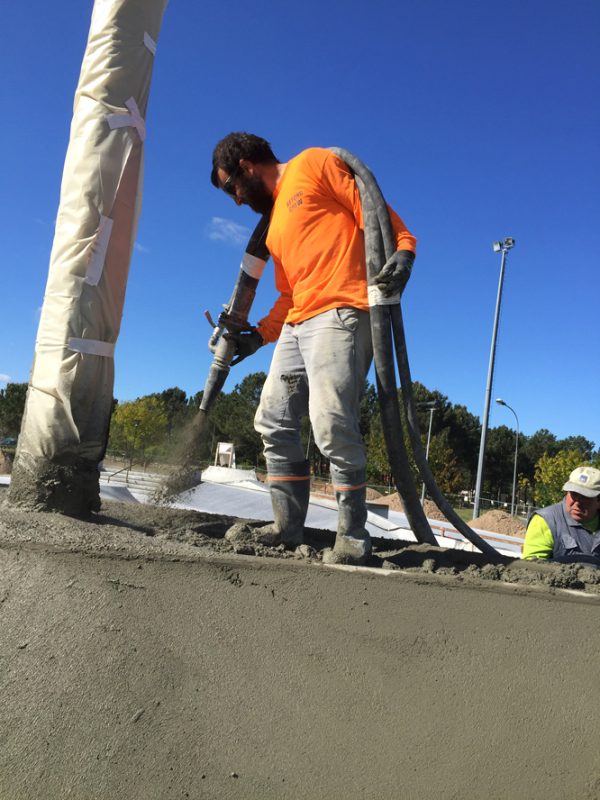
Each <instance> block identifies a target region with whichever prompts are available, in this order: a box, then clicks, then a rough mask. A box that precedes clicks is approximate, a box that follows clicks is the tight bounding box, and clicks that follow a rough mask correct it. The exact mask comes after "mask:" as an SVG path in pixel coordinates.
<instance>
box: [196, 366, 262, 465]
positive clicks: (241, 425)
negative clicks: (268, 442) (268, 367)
mask: <svg viewBox="0 0 600 800" xmlns="http://www.w3.org/2000/svg"><path fill="white" fill-rule="evenodd" d="M266 377H267V376H266V375H265V373H264V372H253V373H250V375H247V376H246V377H245V378H244V379H243V380H242V382H241V383H239V384H237V385H236V386H235V387H234V389H233V391H232V392H230V393H229V394H225V393H223V394H221V395H219V397H218V398H217V399H216V401H215V404H214V406H213V409H212V411H211V412H210V415H209V418H208V427H209V429H210V431H211V441H212V442H213V443H214V442H215V440H217V441H222V442H233V444H234V446H235V451H236V460H237V462H238V463H244V462H245V463H249V464H258V462H259V459H260V457H261V455H262V441H261V438H260V436H259V435H258V433H257V432H256V431H255V430H254V415H255V414H256V409H257V408H258V403H259V400H260V394H261V391H262V387H263V384H264V382H265V380H266ZM212 455H214V453H213V454H212Z"/></svg>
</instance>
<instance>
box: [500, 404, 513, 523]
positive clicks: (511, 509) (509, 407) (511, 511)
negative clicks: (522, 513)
mask: <svg viewBox="0 0 600 800" xmlns="http://www.w3.org/2000/svg"><path fill="white" fill-rule="evenodd" d="M496 402H497V403H498V405H499V406H506V408H508V409H510V410H511V411H512V413H513V414H514V415H515V420H516V422H517V435H516V438H515V464H514V467H513V484H512V503H511V506H510V513H511V515H512V516H513V517H514V515H515V510H516V507H517V501H516V497H517V459H518V458H519V418H518V417H517V412H516V411H515V410H514V408H512V406H509V405H508V403H505V402H504V400H503V399H502V398H501V397H499V398H498V399H497V400H496Z"/></svg>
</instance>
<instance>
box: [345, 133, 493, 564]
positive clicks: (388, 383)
mask: <svg viewBox="0 0 600 800" xmlns="http://www.w3.org/2000/svg"><path fill="white" fill-rule="evenodd" d="M332 150H333V151H334V152H335V153H336V154H337V155H338V156H339V157H340V158H342V159H343V160H344V161H345V162H346V164H348V166H349V167H350V169H352V171H353V172H354V174H355V177H356V181H357V186H358V189H359V192H360V197H361V203H362V207H363V217H364V221H365V249H366V252H367V276H368V281H369V284H371V283H372V282H373V278H374V276H375V275H376V274H377V272H378V271H379V270H380V269H381V267H382V266H383V264H384V263H385V262H386V261H387V259H388V258H389V257H390V256H391V255H392V253H393V252H394V251H395V250H396V244H395V239H394V235H393V231H392V226H391V222H390V217H389V212H388V209H387V205H386V202H385V199H384V197H383V194H382V192H381V189H380V188H379V185H378V184H377V181H376V180H375V177H374V176H373V174H372V173H371V171H370V170H369V169H368V168H367V167H366V166H365V165H364V164H363V163H362V162H361V161H360V159H358V158H357V157H356V156H354V155H353V154H352V153H350V152H348V151H347V150H344V149H342V148H332ZM371 329H372V335H373V353H374V358H375V367H376V372H377V385H378V394H379V402H380V407H381V413H382V420H383V422H384V432H385V433H387V436H386V445H387V447H388V455H389V457H390V462H392V460H393V458H394V459H398V461H397V470H398V473H399V474H398V477H399V479H400V482H399V485H398V490H399V492H400V495H401V496H402V500H403V502H404V505H405V510H406V512H407V513H406V516H407V517H408V520H409V523H410V525H411V528H412V530H413V532H414V533H415V536H416V537H417V539H418V540H419V541H426V542H430V543H436V544H437V542H436V540H435V537H434V536H433V533H432V532H431V528H430V527H429V523H428V522H427V518H426V517H425V514H424V512H423V509H422V507H421V503H420V502H419V499H418V498H417V494H416V489H415V485H414V482H413V479H412V474H411V472H410V466H409V463H408V456H407V455H406V450H405V448H404V443H403V441H402V446H401V447H399V446H398V440H402V424H401V420H400V411H399V407H398V400H397V397H398V392H397V386H396V375H395V370H394V357H393V346H394V347H395V350H396V358H397V361H398V372H399V375H400V382H401V388H402V398H403V402H404V406H405V409H406V416H407V420H408V432H409V437H410V440H411V445H412V449H413V452H414V456H415V460H416V462H417V467H418V468H419V472H420V473H421V477H422V478H423V480H424V482H425V485H426V487H427V489H428V491H429V493H430V495H431V497H432V499H433V500H434V502H435V503H436V504H437V506H438V507H439V509H440V510H441V511H442V513H443V514H444V516H445V517H446V519H447V520H448V521H449V522H451V523H452V524H453V525H454V527H455V528H456V529H457V530H458V531H460V533H462V535H463V536H464V537H465V538H466V539H467V540H468V541H470V542H471V544H473V545H474V546H475V547H477V548H478V549H479V550H481V552H482V553H485V554H486V555H493V556H497V552H496V550H495V549H494V548H493V547H492V546H491V545H490V544H489V543H488V542H486V541H485V540H484V539H482V538H481V537H480V536H479V535H478V534H476V533H475V531H473V529H472V528H470V527H469V526H468V525H467V524H466V523H465V522H464V520H462V519H461V518H460V517H459V516H458V514H456V512H455V511H454V509H453V508H452V507H451V505H450V504H449V503H448V501H447V500H446V498H445V497H444V495H443V494H442V492H441V491H440V489H439V487H438V486H437V484H436V482H435V479H434V477H433V475H432V473H431V470H430V468H429V464H428V462H427V457H426V454H425V450H424V448H423V444H422V442H421V434H420V430H419V425H418V421H417V414H416V408H415V402H414V397H413V393H412V378H411V374H410V366H409V362H408V354H407V349H406V338H405V336H404V324H403V321H402V310H401V308H400V303H397V304H393V305H389V306H372V307H371ZM392 333H393V345H392ZM380 370H381V372H380ZM386 423H389V426H390V427H388V425H387V424H386ZM394 431H396V432H397V434H399V435H396V436H394V435H393V432H394ZM391 466H392V470H394V463H392V464H391ZM394 477H395V478H396V472H394ZM407 485H408V486H409V487H410V488H409V491H408V494H407V496H406V498H405V495H404V492H403V488H404V487H405V486H407ZM415 501H416V505H417V506H418V511H420V514H419V513H418V511H417V509H416V508H415V505H414V504H415ZM409 507H410V513H409ZM413 516H414V518H415V522H416V524H417V526H418V529H415V527H413ZM423 519H424V520H425V526H426V529H427V531H425V530H424V526H423ZM427 532H428V533H427ZM422 537H423V538H422ZM432 540H433V541H432Z"/></svg>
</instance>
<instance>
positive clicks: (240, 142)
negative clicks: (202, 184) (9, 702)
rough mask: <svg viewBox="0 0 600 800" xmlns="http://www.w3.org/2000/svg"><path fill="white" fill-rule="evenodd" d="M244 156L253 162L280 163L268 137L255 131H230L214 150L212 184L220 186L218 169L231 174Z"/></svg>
mask: <svg viewBox="0 0 600 800" xmlns="http://www.w3.org/2000/svg"><path fill="white" fill-rule="evenodd" d="M242 158H247V159H248V161H252V163H253V164H278V163H279V160H278V159H277V158H276V157H275V155H274V153H273V151H272V150H271V145H270V144H269V142H267V140H266V139H263V138H261V137H260V136H255V135H254V134H253V133H244V132H237V133H229V134H228V135H227V136H225V138H223V139H221V141H220V142H219V143H218V144H217V146H216V147H215V149H214V150H213V158H212V163H213V167H212V172H211V173H210V180H211V182H212V185H213V186H216V187H217V189H218V188H219V179H218V177H217V170H218V169H222V170H224V171H225V172H226V173H227V174H228V175H231V174H232V173H233V172H234V171H235V170H236V169H237V168H238V165H239V163H240V159H242Z"/></svg>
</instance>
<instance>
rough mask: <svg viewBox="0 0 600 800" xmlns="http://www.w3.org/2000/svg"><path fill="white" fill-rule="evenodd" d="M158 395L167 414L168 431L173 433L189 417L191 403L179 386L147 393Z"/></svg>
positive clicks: (152, 395) (153, 395)
mask: <svg viewBox="0 0 600 800" xmlns="http://www.w3.org/2000/svg"><path fill="white" fill-rule="evenodd" d="M147 396H148V397H156V399H157V400H160V402H162V404H163V406H164V409H165V412H166V415H167V431H168V433H169V434H170V433H172V431H173V430H174V429H175V428H179V427H181V426H182V425H183V424H185V422H186V421H187V419H188V418H189V405H188V399H187V395H186V393H185V392H184V391H183V389H180V388H179V387H178V386H173V387H172V388H170V389H165V390H164V392H158V393H156V394H151V395H147Z"/></svg>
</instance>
